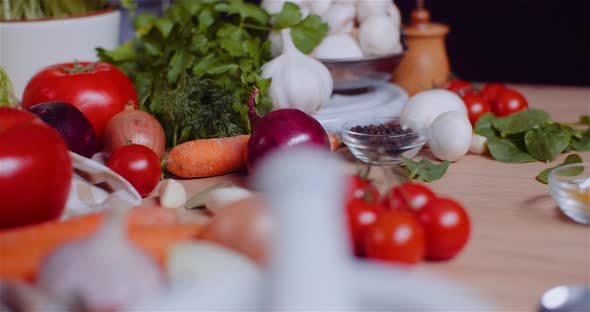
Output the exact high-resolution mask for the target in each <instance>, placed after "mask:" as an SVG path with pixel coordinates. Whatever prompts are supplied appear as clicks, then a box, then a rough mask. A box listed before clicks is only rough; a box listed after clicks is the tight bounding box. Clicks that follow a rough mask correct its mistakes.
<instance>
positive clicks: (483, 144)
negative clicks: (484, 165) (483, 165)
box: [469, 133, 488, 155]
mask: <svg viewBox="0 0 590 312" xmlns="http://www.w3.org/2000/svg"><path fill="white" fill-rule="evenodd" d="M487 141H488V139H487V138H486V137H484V136H481V135H479V134H475V133H474V134H473V137H472V138H471V144H470V145H469V152H470V153H472V154H477V155H483V154H485V153H486V152H487V151H488V145H487Z"/></svg>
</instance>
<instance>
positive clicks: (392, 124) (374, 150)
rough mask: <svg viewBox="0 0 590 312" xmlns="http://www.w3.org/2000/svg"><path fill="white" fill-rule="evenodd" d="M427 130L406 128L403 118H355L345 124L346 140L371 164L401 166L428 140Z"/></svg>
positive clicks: (362, 158)
mask: <svg viewBox="0 0 590 312" xmlns="http://www.w3.org/2000/svg"><path fill="white" fill-rule="evenodd" d="M425 132H426V130H425V129H409V128H405V127H402V126H401V125H400V122H399V117H374V118H367V119H361V120H351V121H348V122H346V123H344V125H343V126H342V142H343V143H344V144H346V146H347V147H348V149H350V151H351V152H352V154H353V155H354V156H355V157H356V158H357V159H359V160H361V161H363V162H365V163H368V164H371V165H380V166H387V165H397V164H400V163H402V157H405V158H412V157H414V156H416V154H418V152H419V151H420V149H421V148H422V146H424V144H425V143H426V133H425Z"/></svg>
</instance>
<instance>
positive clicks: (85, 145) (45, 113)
mask: <svg viewBox="0 0 590 312" xmlns="http://www.w3.org/2000/svg"><path fill="white" fill-rule="evenodd" d="M28 110H29V111H30V112H31V113H33V114H35V115H37V116H38V117H39V118H41V119H42V120H43V121H44V122H45V123H47V124H49V125H50V126H52V127H53V128H55V129H56V130H57V131H58V132H59V134H60V135H61V136H62V138H63V139H64V140H65V141H66V144H67V145H68V148H69V149H70V151H72V152H74V153H77V154H80V155H82V156H84V157H87V158H90V157H92V155H94V153H95V152H96V150H97V142H96V135H95V133H94V129H93V128H92V125H91V124H90V122H89V121H88V119H87V118H86V116H84V114H83V113H82V112H81V111H80V110H79V109H78V108H76V107H75V106H74V105H72V104H69V103H64V102H47V103H41V104H37V105H35V106H31V107H29V108H28Z"/></svg>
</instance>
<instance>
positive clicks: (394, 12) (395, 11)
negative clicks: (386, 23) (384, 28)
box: [387, 3, 402, 28]
mask: <svg viewBox="0 0 590 312" xmlns="http://www.w3.org/2000/svg"><path fill="white" fill-rule="evenodd" d="M387 16H389V18H391V20H392V21H393V24H394V25H395V26H397V28H401V27H402V15H401V13H400V12H399V8H398V7H397V6H396V5H395V3H392V4H391V5H390V6H389V8H388V9H387Z"/></svg>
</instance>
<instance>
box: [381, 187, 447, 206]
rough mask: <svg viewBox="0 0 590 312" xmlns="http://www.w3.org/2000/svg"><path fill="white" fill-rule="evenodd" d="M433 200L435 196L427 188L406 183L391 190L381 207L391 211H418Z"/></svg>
mask: <svg viewBox="0 0 590 312" xmlns="http://www.w3.org/2000/svg"><path fill="white" fill-rule="evenodd" d="M434 198H436V195H434V193H433V192H432V190H430V189H429V188H428V187H427V186H425V185H423V184H418V183H413V182H408V183H404V184H402V185H399V186H396V187H394V188H392V189H391V191H390V192H389V193H388V194H387V195H386V196H385V199H384V200H383V205H384V206H385V207H389V208H393V209H397V208H400V209H409V210H418V209H420V208H422V207H424V205H426V204H427V203H428V202H430V201H431V200H433V199H434Z"/></svg>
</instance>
